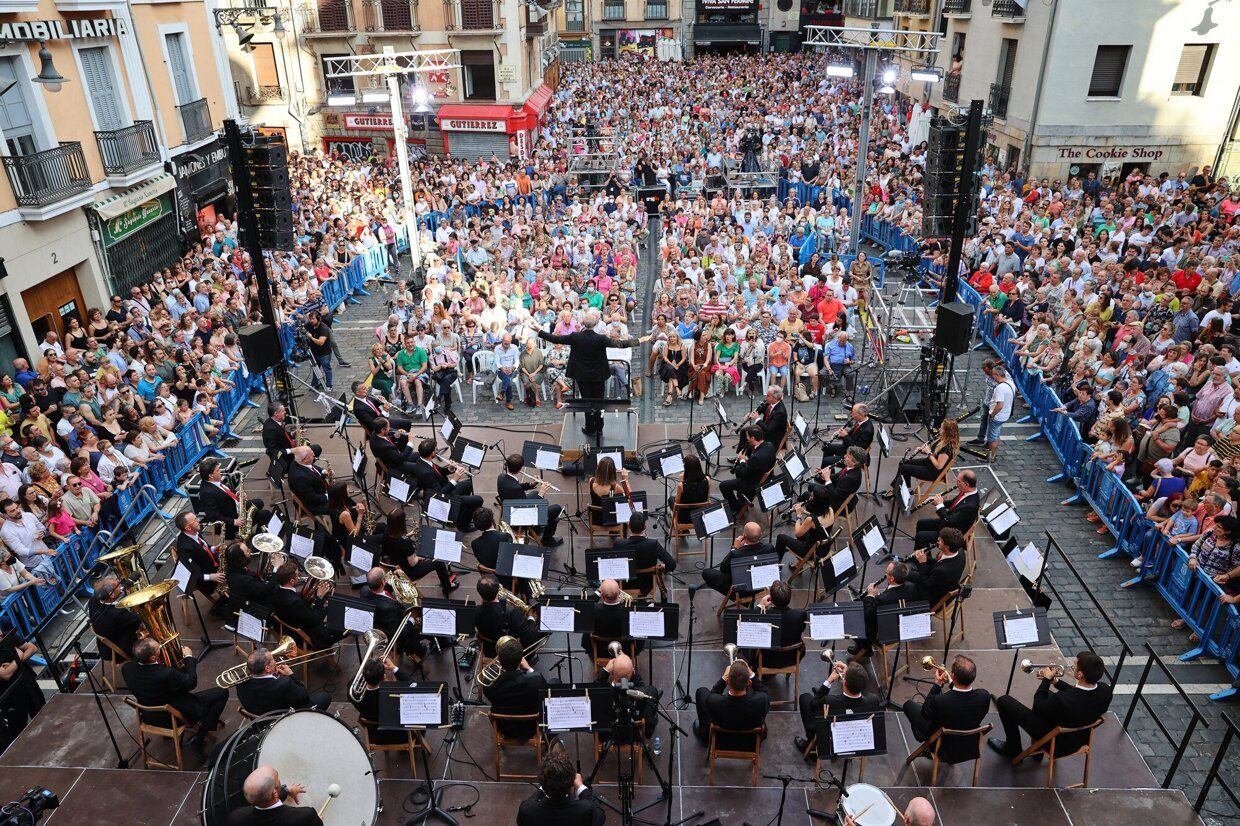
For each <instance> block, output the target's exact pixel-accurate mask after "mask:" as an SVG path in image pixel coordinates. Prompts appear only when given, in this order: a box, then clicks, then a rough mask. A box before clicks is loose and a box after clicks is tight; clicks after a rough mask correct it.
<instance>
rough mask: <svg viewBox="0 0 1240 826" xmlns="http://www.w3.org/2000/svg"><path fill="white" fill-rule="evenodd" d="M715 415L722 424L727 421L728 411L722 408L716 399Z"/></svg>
mask: <svg viewBox="0 0 1240 826" xmlns="http://www.w3.org/2000/svg"><path fill="white" fill-rule="evenodd" d="M715 415H717V416H718V417H719V421H721V422H723V423H724V424H727V423H728V421H729V419H728V411H726V410H724V409H723V403H722V402H720V401H719V400H718V399H715Z"/></svg>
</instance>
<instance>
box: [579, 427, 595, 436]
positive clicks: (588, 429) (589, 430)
mask: <svg viewBox="0 0 1240 826" xmlns="http://www.w3.org/2000/svg"><path fill="white" fill-rule="evenodd" d="M581 432H582V433H584V434H586V435H587V436H594V435H596V434H595V431H593V430H591V429H590V428H589V427H583V428H581Z"/></svg>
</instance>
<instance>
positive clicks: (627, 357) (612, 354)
mask: <svg viewBox="0 0 1240 826" xmlns="http://www.w3.org/2000/svg"><path fill="white" fill-rule="evenodd" d="M607 360H608V361H624V362H628V361H632V360H633V348H632V347H608V348H607Z"/></svg>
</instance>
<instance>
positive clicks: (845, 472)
mask: <svg viewBox="0 0 1240 826" xmlns="http://www.w3.org/2000/svg"><path fill="white" fill-rule="evenodd" d="M862 473H863V471H862V470H861V465H857V466H855V467H845V468H842V469H841V470H838V471H836V472H834V473H833V474H832V477H831V481H830V482H827V483H826V484H825V485H823V484H819V483H818V482H810V483H809V488H810V495H811V496H812V495H813V494H814V493H815V492H816V489H819V490H823V491H825V493H824V494H822V495H823V496H825V497H826V500H827V502H828V503H829V504H830V505H831V510H833V511H835V512H836V513H837V514H839V513H840V512H841V511H842V510H843V505H844V502H846V501H847V500H848V497H850V496H852V495H853V494H854V493H856V492H857V491H859V490H861V481H862Z"/></svg>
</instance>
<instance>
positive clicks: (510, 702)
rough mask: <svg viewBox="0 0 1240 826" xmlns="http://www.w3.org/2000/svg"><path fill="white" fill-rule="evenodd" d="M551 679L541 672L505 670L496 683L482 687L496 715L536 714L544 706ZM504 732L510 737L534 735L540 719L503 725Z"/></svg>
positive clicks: (501, 729)
mask: <svg viewBox="0 0 1240 826" xmlns="http://www.w3.org/2000/svg"><path fill="white" fill-rule="evenodd" d="M546 692H547V680H546V678H545V677H543V675H541V674H539V673H538V672H537V671H525V670H523V669H520V668H518V669H517V670H516V671H505V672H503V673H501V674H500V675H499V677H498V678H497V679H496V680H495V682H493V683H491V685H489V686H487V687H486V688H484V689H483V690H482V694H483V696H485V697H486V698H487V700H488V701H489V702H490V703H491V711H493V712H495V713H496V714H536V713H538V711H539V710H540V709H541V708H542V698H543V696H544V695H545V694H546ZM499 728H500V731H502V732H504V733H505V734H506V735H507V736H509V737H517V738H520V737H530V736H532V735H533V734H534V732H535V731H537V730H538V724H537V723H536V722H528V723H527V722H525V721H518V722H516V723H513V722H511V721H510V722H506V723H501V724H500V727H499Z"/></svg>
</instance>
